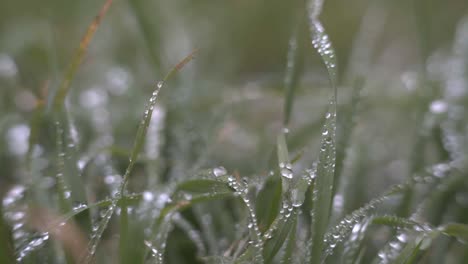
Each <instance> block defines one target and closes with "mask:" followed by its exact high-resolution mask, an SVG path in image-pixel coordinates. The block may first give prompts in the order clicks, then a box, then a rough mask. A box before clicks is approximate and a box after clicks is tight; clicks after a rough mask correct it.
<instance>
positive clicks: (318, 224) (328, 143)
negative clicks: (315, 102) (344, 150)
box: [308, 0, 338, 264]
mask: <svg viewBox="0 0 468 264" xmlns="http://www.w3.org/2000/svg"><path fill="white" fill-rule="evenodd" d="M322 5H323V1H322V0H315V1H310V2H309V5H308V14H309V30H310V34H311V38H312V45H313V47H314V48H315V49H316V50H317V52H318V53H319V55H320V56H321V58H322V61H323V63H324V64H325V66H326V68H327V71H328V75H329V78H330V83H331V87H332V90H333V92H332V96H331V99H330V104H329V106H328V107H329V108H328V111H327V113H326V115H325V117H326V120H325V124H324V126H323V129H322V141H321V148H320V152H319V163H318V166H317V179H316V183H315V189H316V192H315V193H314V195H313V199H314V208H313V213H314V217H315V218H314V220H313V222H312V244H311V250H310V253H311V254H310V260H309V261H310V263H311V264H315V263H320V262H321V261H322V260H321V259H322V250H323V246H324V240H323V238H324V235H325V232H326V230H327V228H328V225H329V219H330V209H331V205H332V198H333V180H334V174H335V161H336V149H335V148H336V147H335V141H336V138H335V134H336V104H337V93H338V91H337V87H336V84H337V69H336V68H337V66H336V55H335V54H336V53H335V51H334V50H333V47H332V45H331V42H330V40H329V37H328V35H327V34H326V32H325V30H324V28H323V26H322V24H321V23H320V21H319V19H318V16H319V15H320V13H321V9H322Z"/></svg>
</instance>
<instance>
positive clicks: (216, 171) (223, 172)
mask: <svg viewBox="0 0 468 264" xmlns="http://www.w3.org/2000/svg"><path fill="white" fill-rule="evenodd" d="M213 174H214V176H215V177H220V176H223V175H226V174H227V171H226V169H225V168H224V167H217V168H214V169H213Z"/></svg>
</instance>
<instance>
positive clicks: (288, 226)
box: [263, 210, 297, 263]
mask: <svg viewBox="0 0 468 264" xmlns="http://www.w3.org/2000/svg"><path fill="white" fill-rule="evenodd" d="M287 215H288V216H289V217H283V219H281V220H280V222H281V224H280V225H279V227H278V228H277V229H276V230H275V231H274V232H272V233H270V234H268V237H267V239H268V240H267V241H266V242H265V247H264V249H263V258H264V260H265V263H272V261H273V258H274V257H275V256H276V254H277V253H278V251H279V250H280V248H281V247H282V246H283V244H284V243H285V242H286V240H287V237H288V235H289V233H290V232H291V230H294V229H293V227H294V226H295V225H296V221H297V212H296V211H295V210H294V212H288V213H287ZM294 232H295V230H294Z"/></svg>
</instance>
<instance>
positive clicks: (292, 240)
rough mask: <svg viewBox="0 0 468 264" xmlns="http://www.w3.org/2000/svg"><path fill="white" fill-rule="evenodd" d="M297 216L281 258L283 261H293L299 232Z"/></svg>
mask: <svg viewBox="0 0 468 264" xmlns="http://www.w3.org/2000/svg"><path fill="white" fill-rule="evenodd" d="M296 229H297V218H296V219H295V220H294V224H293V226H292V228H291V231H289V237H288V241H287V244H286V248H285V252H284V255H283V257H282V259H281V263H293V253H294V250H295V248H296V233H297V230H296Z"/></svg>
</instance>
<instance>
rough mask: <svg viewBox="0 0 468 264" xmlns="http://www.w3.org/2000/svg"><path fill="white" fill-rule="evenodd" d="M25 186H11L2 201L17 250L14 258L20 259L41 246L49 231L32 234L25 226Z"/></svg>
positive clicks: (44, 242)
mask: <svg viewBox="0 0 468 264" xmlns="http://www.w3.org/2000/svg"><path fill="white" fill-rule="evenodd" d="M25 195H26V188H25V187H24V186H22V185H15V186H13V187H12V188H11V189H10V190H9V191H8V193H7V194H6V195H5V197H4V198H3V201H2V205H3V208H4V215H3V216H1V217H4V218H5V221H6V222H7V223H8V224H9V225H10V226H11V227H12V230H11V231H12V238H13V243H14V246H15V249H16V250H15V251H16V252H17V255H16V260H17V261H18V262H20V261H22V260H23V259H24V258H25V257H26V256H28V255H29V254H30V253H31V252H33V251H35V250H36V249H39V248H41V247H42V246H44V245H45V244H46V242H47V241H48V240H49V233H47V232H41V233H35V234H33V233H32V232H31V230H29V228H28V227H27V224H26V223H27V205H26V204H25Z"/></svg>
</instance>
